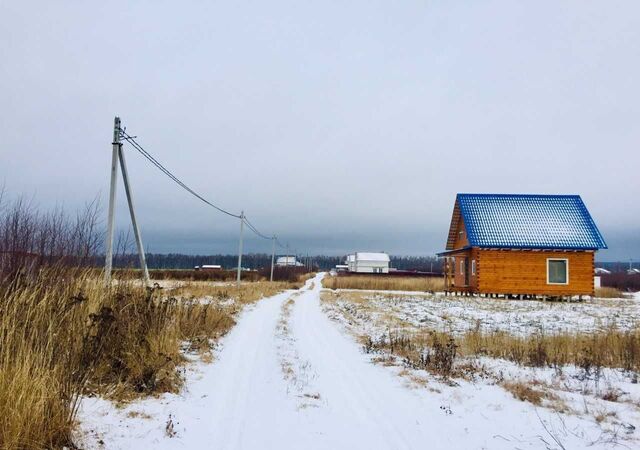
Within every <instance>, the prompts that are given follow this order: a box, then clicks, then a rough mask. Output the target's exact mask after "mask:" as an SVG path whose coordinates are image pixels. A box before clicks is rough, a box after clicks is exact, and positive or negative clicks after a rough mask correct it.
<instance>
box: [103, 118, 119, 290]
mask: <svg viewBox="0 0 640 450" xmlns="http://www.w3.org/2000/svg"><path fill="white" fill-rule="evenodd" d="M112 144H113V150H112V152H111V184H110V186H109V215H108V218H107V242H106V244H107V248H106V256H105V261H104V281H105V282H106V283H107V284H109V283H111V267H112V265H113V233H114V231H115V230H114V220H115V214H114V213H115V204H116V178H117V177H118V152H119V150H120V117H116V118H115V119H114V121H113V141H112Z"/></svg>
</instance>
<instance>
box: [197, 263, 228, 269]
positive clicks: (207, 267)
mask: <svg viewBox="0 0 640 450" xmlns="http://www.w3.org/2000/svg"><path fill="white" fill-rule="evenodd" d="M194 269H195V270H222V266H221V265H220V264H203V265H201V266H195V267H194Z"/></svg>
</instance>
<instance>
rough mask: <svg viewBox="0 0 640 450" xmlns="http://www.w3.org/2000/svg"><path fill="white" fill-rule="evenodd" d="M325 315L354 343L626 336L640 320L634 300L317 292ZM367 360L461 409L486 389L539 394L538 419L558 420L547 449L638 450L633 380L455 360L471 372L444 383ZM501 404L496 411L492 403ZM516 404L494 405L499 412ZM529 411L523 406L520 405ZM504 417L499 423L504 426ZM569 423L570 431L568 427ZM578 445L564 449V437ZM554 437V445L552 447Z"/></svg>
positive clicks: (399, 365)
mask: <svg viewBox="0 0 640 450" xmlns="http://www.w3.org/2000/svg"><path fill="white" fill-rule="evenodd" d="M321 296H322V308H323V310H324V312H325V313H326V314H327V315H328V316H329V317H330V318H331V319H332V320H333V321H334V322H336V323H337V324H339V325H340V326H341V327H342V328H343V330H344V331H345V332H346V333H348V334H351V335H352V336H353V337H354V339H356V340H359V341H360V342H362V341H363V338H364V337H365V336H371V337H373V338H374V339H375V338H376V337H377V336H381V335H384V334H385V333H388V332H389V331H396V330H402V331H403V332H405V333H409V334H411V333H412V332H415V333H418V332H424V331H425V330H438V331H446V332H450V333H452V334H453V335H460V334H462V333H464V332H465V331H468V330H471V329H474V328H475V327H476V326H479V327H480V328H481V329H482V330H483V331H494V330H500V331H505V332H509V333H512V334H515V335H517V336H527V335H531V334H533V333H537V332H544V333H546V334H554V333H562V332H585V333H597V332H598V331H602V330H605V329H608V328H610V327H613V328H616V329H621V330H631V329H634V328H636V327H637V326H638V320H639V319H640V307H639V304H640V294H636V296H635V297H634V298H626V299H594V300H590V301H585V302H582V303H560V302H554V303H552V302H541V301H522V300H505V299H488V298H469V297H460V298H456V297H451V296H446V297H445V296H444V295H439V294H438V295H428V294H424V295H422V294H416V293H415V292H405V293H402V292H394V293H391V294H390V293H384V292H359V291H352V290H344V291H329V290H325V291H323V292H322V294H321ZM371 359H372V360H373V361H377V362H379V363H382V364H383V365H385V366H390V367H391V370H396V371H397V373H398V374H399V375H401V376H402V377H403V378H404V379H405V380H406V382H407V385H408V386H414V387H416V388H418V389H425V388H426V389H428V390H430V391H432V392H438V394H439V395H445V396H448V397H449V398H451V399H456V403H459V407H464V408H467V407H468V406H469V405H470V404H473V403H474V401H476V400H474V399H476V398H477V397H478V396H482V395H484V394H482V393H483V392H484V391H485V390H487V389H493V388H494V387H495V386H503V387H505V389H514V386H515V387H518V386H529V387H533V388H534V389H535V391H537V392H539V393H542V401H541V403H540V405H538V406H536V407H535V410H536V414H540V413H541V411H542V410H545V411H547V412H549V411H552V412H553V413H554V414H555V417H556V418H557V420H558V421H557V422H555V424H554V425H553V427H555V428H554V431H553V432H552V433H547V437H550V438H551V439H552V442H547V444H549V446H548V447H547V448H565V447H566V448H584V447H587V446H588V447H594V446H595V447H596V448H599V447H605V448H606V447H616V446H621V447H622V448H638V447H640V442H638V440H637V439H638V436H637V432H636V429H635V427H636V426H638V425H640V384H638V374H637V373H634V372H626V371H623V370H616V369H607V368H604V369H602V370H601V371H599V372H597V373H596V372H593V373H585V371H584V369H580V368H577V367H575V366H565V367H559V368H546V367H543V368H533V367H523V366H519V365H517V364H515V363H513V362H510V361H505V360H501V359H493V358H488V357H467V358H459V361H458V362H457V364H458V365H460V366H467V367H472V368H473V369H472V370H470V371H469V376H468V377H466V379H464V380H462V379H454V380H452V381H453V382H452V383H451V384H447V383H444V384H443V383H442V380H439V379H438V377H434V376H433V375H432V374H429V373H427V372H426V371H422V370H414V369H411V368H408V367H406V364H404V363H403V361H401V360H400V359H399V358H397V357H394V356H393V355H392V354H382V355H380V354H374V355H373V356H372V357H371ZM497 403H499V406H496V404H497ZM513 406H514V405H510V406H507V405H505V404H504V403H500V402H496V401H495V399H494V401H493V402H492V403H490V404H489V407H491V408H493V407H499V408H500V409H505V412H506V411H507V410H508V409H509V408H511V407H513ZM527 406H530V407H531V406H533V405H531V404H530V403H523V405H521V407H523V408H526V407H527ZM506 416H508V414H505V417H502V418H501V419H500V420H505V421H507V422H508V421H509V418H508V417H506ZM570 423H571V425H569V424H570ZM571 436H573V437H578V436H579V437H580V439H582V442H581V443H580V441H576V442H575V443H574V445H566V446H565V444H567V441H568V440H569V438H570V437H571ZM556 439H557V442H556Z"/></svg>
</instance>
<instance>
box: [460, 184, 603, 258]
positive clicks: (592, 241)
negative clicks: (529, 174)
mask: <svg viewBox="0 0 640 450" xmlns="http://www.w3.org/2000/svg"><path fill="white" fill-rule="evenodd" d="M456 203H457V205H458V207H459V208H460V214H461V216H462V219H463V220H464V224H465V228H466V231H467V238H468V239H469V244H470V245H471V246H473V247H491V248H535V249H541V248H544V249H566V250H597V249H600V248H607V244H606V243H605V242H604V239H603V238H602V235H601V234H600V231H598V228H597V227H596V224H595V223H594V222H593V219H592V218H591V215H590V214H589V211H587V208H586V206H585V205H584V203H583V202H582V199H581V198H580V196H579V195H522V194H458V196H457V198H456Z"/></svg>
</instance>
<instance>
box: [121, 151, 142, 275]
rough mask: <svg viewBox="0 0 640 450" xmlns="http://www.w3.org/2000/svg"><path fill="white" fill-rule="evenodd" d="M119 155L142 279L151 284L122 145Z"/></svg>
mask: <svg viewBox="0 0 640 450" xmlns="http://www.w3.org/2000/svg"><path fill="white" fill-rule="evenodd" d="M118 155H119V157H120V169H121V170H122V181H124V191H125V193H126V194H127V203H128V204H129V215H130V216H131V225H132V227H133V234H134V236H135V238H136V246H137V247H138V258H139V259H140V269H141V270H142V278H143V280H144V283H145V284H146V285H148V284H149V270H147V261H146V259H145V256H144V247H143V245H142V237H141V236H140V228H138V221H137V220H136V213H135V210H134V208H133V193H132V192H131V186H130V185H129V172H128V171H127V164H126V162H125V160H124V152H123V151H122V144H120V145H119V148H118Z"/></svg>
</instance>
